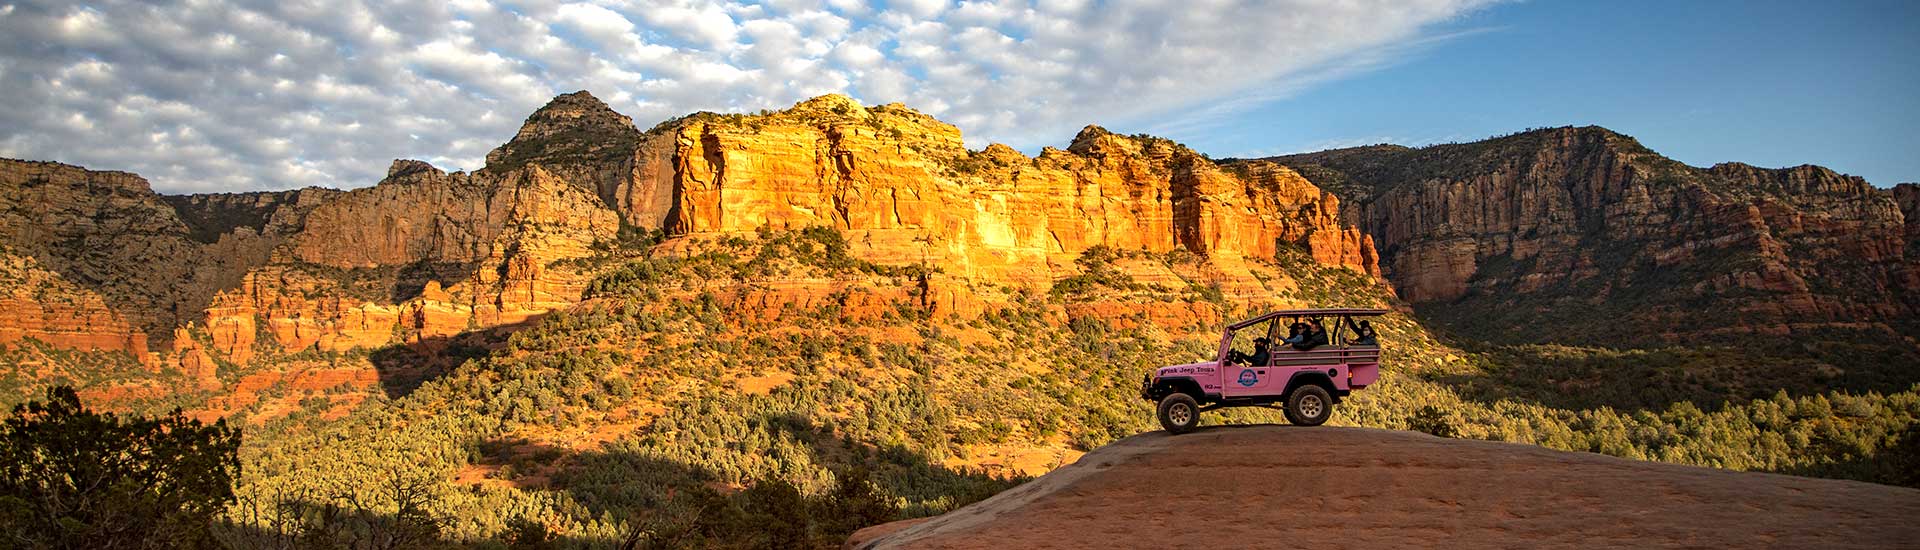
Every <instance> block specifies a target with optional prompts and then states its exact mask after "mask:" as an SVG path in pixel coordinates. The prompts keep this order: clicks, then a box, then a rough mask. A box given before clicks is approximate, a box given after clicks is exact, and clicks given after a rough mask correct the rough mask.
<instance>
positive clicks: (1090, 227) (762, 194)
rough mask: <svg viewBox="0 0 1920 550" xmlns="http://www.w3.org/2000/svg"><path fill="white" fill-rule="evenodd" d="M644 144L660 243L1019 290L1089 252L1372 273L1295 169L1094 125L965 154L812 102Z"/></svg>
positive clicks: (1366, 257) (1366, 249) (867, 114)
mask: <svg viewBox="0 0 1920 550" xmlns="http://www.w3.org/2000/svg"><path fill="white" fill-rule="evenodd" d="M655 133H657V135H661V136H668V137H671V138H672V139H674V140H675V143H676V152H675V154H674V155H673V162H675V163H676V164H675V166H674V167H673V170H672V171H671V172H668V171H666V170H660V171H659V172H657V173H658V174H659V175H661V176H665V177H667V178H670V180H666V181H662V180H655V181H653V182H651V183H652V184H654V185H668V184H669V183H670V184H671V185H672V186H673V190H674V191H673V196H674V197H676V200H675V201H674V202H673V203H672V207H671V210H670V211H669V215H668V217H667V219H666V224H665V229H666V230H667V231H668V232H669V233H670V234H674V235H685V234H699V233H727V232H744V231H751V230H755V229H757V228H761V227H771V228H801V227H810V226H824V227H832V228H836V229H841V230H844V231H847V232H848V234H849V236H850V237H851V238H852V239H853V240H854V242H855V243H856V244H857V245H858V252H859V253H860V254H861V255H862V256H863V257H866V258H867V259H871V260H873V261H879V262H888V263H913V262H927V263H933V264H938V265H941V266H943V267H945V268H947V269H948V270H949V271H950V272H957V273H959V274H962V275H966V276H976V277H992V278H1005V279H1008V280H1012V281H1017V282H1021V283H1023V284H1036V283H1041V282H1046V281H1050V280H1052V279H1054V278H1057V277H1059V276H1062V275H1064V274H1070V273H1071V272H1072V271H1071V270H1072V268H1071V266H1072V261H1073V259H1074V258H1077V257H1078V256H1079V254H1080V252H1081V251H1083V250H1086V249H1087V248H1089V247H1093V246H1107V247H1111V248H1116V249H1121V250H1138V251H1148V252H1168V251H1173V250H1177V249H1184V250H1186V251H1188V252H1192V253H1195V254H1199V255H1203V256H1206V257H1209V258H1212V259H1215V260H1220V261H1223V262H1227V263H1231V262H1232V261H1236V260H1239V259H1241V258H1247V257H1254V258H1271V257H1272V256H1273V254H1274V252H1275V250H1276V247H1277V246H1280V245H1297V246H1300V247H1303V248H1307V249H1311V250H1312V252H1313V254H1314V257H1316V258H1319V259H1321V260H1322V261H1324V262H1327V263H1330V264H1335V265H1347V266H1351V267H1354V268H1355V269H1358V270H1361V271H1365V272H1369V273H1371V272H1373V271H1374V270H1375V269H1376V268H1375V264H1374V258H1373V255H1374V252H1373V249H1372V244H1371V242H1370V241H1368V240H1367V239H1366V238H1365V237H1364V236H1363V235H1362V234H1361V233H1359V232H1357V231H1354V230H1353V229H1352V228H1348V227H1344V226H1342V225H1341V224H1340V223H1339V220H1338V217H1337V215H1336V214H1335V213H1337V212H1338V201H1337V199H1335V198H1334V197H1333V196H1332V195H1330V194H1325V193H1321V192H1320V191H1319V190H1318V189H1317V188H1315V187H1314V186H1313V185H1312V184H1310V183H1308V182H1306V180H1304V179H1302V178H1300V177H1299V176H1298V175H1297V174H1294V173H1292V172H1291V171H1288V170H1286V169H1284V168H1277V167H1275V168H1274V169H1270V170H1265V171H1261V172H1258V173H1250V174H1246V175H1244V176H1243V175H1240V174H1235V173H1231V172H1227V171H1224V170H1221V169H1220V168H1219V167H1218V166H1215V165H1214V164H1213V163H1212V162H1211V161H1209V160H1207V159H1205V158H1203V157H1201V156H1200V155H1199V154H1197V153H1194V152H1193V151H1191V150H1189V149H1187V148H1185V147H1183V146H1180V145H1178V144H1174V143H1173V142H1170V141H1167V140H1163V139H1157V138H1150V137H1145V136H1135V137H1128V136H1120V135H1115V134H1111V133H1109V132H1107V131H1105V130H1103V129H1101V128H1099V127H1097V126H1089V127H1087V129H1085V130H1083V131H1082V132H1081V133H1080V135H1079V136H1077V137H1076V138H1075V139H1074V141H1073V144H1072V145H1071V146H1070V147H1069V148H1068V149H1067V150H1064V151H1063V150H1059V149H1053V148H1047V149H1045V150H1043V151H1042V152H1041V154H1040V155H1039V156H1038V157H1033V158H1029V157H1027V156H1025V155H1023V154H1021V153H1019V152H1018V151H1014V150H1013V149H1011V148H1008V147H1006V146H1002V145H993V146H989V147H987V148H986V149H984V150H982V151H967V150H966V149H965V148H964V147H963V146H962V145H961V138H960V132H959V130H958V129H956V128H954V127H953V126H951V125H948V124H945V123H942V122H940V121H938V120H935V119H933V118H931V117H928V116H925V115H922V114H920V113H917V112H914V111H912V110H911V109H907V108H905V107H903V106H899V105H883V106H879V107H874V108H870V109H869V108H865V107H862V106H860V105H859V104H857V103H854V102H853V101H852V100H850V99H847V98H845V97H843V96H824V97H821V98H816V99H813V100H809V101H807V102H803V103H801V104H799V105H796V106H795V107H794V108H793V109H790V110H787V111H782V112H778V113H773V114H770V115H762V116H737V115H736V116H727V115H706V116H695V117H689V118H688V119H684V120H682V121H678V122H676V123H673V124H672V125H671V126H670V127H669V128H667V129H664V130H663V129H659V128H656V129H655ZM650 139H655V138H650ZM641 183H642V184H645V183H649V182H641Z"/></svg>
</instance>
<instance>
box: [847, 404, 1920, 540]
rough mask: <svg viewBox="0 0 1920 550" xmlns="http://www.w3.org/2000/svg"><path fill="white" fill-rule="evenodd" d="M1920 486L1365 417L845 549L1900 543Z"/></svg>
mask: <svg viewBox="0 0 1920 550" xmlns="http://www.w3.org/2000/svg"><path fill="white" fill-rule="evenodd" d="M1916 513H1920V491H1916V490H1913V489H1906V488H1899V487H1889V486H1885V485H1874V484H1869V483H1859V482H1852V481H1835V480H1825V479H1811V478H1800V477H1792V476H1783V475H1774V474H1758V473H1748V472H1732V471H1726V470H1714V469H1708V468H1699V467H1692V466H1678V465H1672V464H1660V463H1654V462H1638V461H1632V460H1627V459H1621V458H1614V457H1608V456H1603V455H1597V454H1589V453H1572V452H1565V451H1555V450H1550V449H1545V448H1541V447H1533V446H1528V445H1517V444H1511V443H1495V442H1488V441H1473V440H1461V439H1442V438H1436V437H1432V436H1428V435H1425V434H1420V433H1415V432H1396V431H1387V430H1375V429H1364V428H1331V427H1319V428H1295V427H1288V426H1222V427H1215V428H1209V429H1203V430H1201V431H1198V432H1194V433H1191V434H1187V435H1180V436H1169V435H1167V434H1166V433H1165V432H1152V433H1147V434H1141V435H1136V436H1133V437H1129V438H1127V439H1124V440H1121V441H1118V442H1115V443H1113V444H1110V445H1107V446H1106V447H1102V448H1100V449H1099V450H1097V451H1094V452H1091V453H1087V454H1086V455H1085V456H1083V457H1081V458H1080V460H1079V461H1077V462H1075V463H1074V464H1072V465H1070V466H1067V467H1064V468H1060V469H1058V470H1054V471H1053V472H1051V473H1048V474H1047V475H1045V476H1042V477H1040V478H1038V479H1035V480H1033V481H1030V482H1027V483H1026V484H1023V485H1020V486H1018V487H1015V488H1013V489H1009V490H1007V491H1005V492H1002V493H1000V494H998V495H995V496H993V497H992V498H989V499H987V500H983V501H980V502H977V503H974V504H972V505H968V506H966V507H964V508H961V509H958V510H954V511H952V512H948V513H946V514H943V515H940V516H936V517H933V518H931V519H925V520H911V522H902V523H900V524H886V525H880V526H876V527H870V528H868V529H866V530H862V531H860V532H858V533H855V534H854V536H853V538H852V540H850V541H849V542H848V543H847V547H848V548H860V549H869V548H871V549H881V548H951V549H965V548H983V549H984V548H1037V547H1052V546H1069V547H1087V548H1109V547H1115V548H1117V547H1127V548H1183V547H1189V546H1194V545H1204V546H1212V547H1223V548H1265V547H1272V546H1276V545H1284V546H1290V547H1291V546H1299V547H1307V548H1329V547H1332V548H1341V547H1353V548H1398V547H1409V546H1425V545H1430V544H1432V543H1433V541H1435V540H1445V541H1447V544H1448V545H1450V546H1456V547H1470V548H1482V547H1486V548H1510V547H1517V548H1549V547H1551V548H1591V547H1596V546H1614V545H1620V546H1632V547H1640V548H1644V547H1649V546H1653V547H1667V546H1703V545H1704V546H1728V547H1751V546H1775V545H1779V546H1824V547H1852V548H1898V547H1902V546H1905V545H1909V544H1911V543H1912V542H1911V541H1913V540H1914V537H1916V536H1920V528H1916V527H1915V526H1914V525H1913V523H1912V522H1911V521H1908V520H1907V518H1909V517H1912V516H1913V514H1916Z"/></svg>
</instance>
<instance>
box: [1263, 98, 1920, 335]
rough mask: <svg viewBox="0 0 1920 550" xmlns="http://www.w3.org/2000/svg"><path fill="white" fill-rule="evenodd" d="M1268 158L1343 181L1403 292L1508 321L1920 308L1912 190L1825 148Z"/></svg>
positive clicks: (1662, 328)
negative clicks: (1782, 152) (1705, 160)
mask: <svg viewBox="0 0 1920 550" xmlns="http://www.w3.org/2000/svg"><path fill="white" fill-rule="evenodd" d="M1270 160H1271V161H1272V162H1277V163H1280V164H1283V165H1288V166H1292V167H1294V168H1295V169H1297V170H1300V171H1302V172H1305V173H1307V174H1308V175H1309V179H1315V180H1318V181H1320V182H1322V183H1324V184H1326V186H1327V187H1328V188H1330V189H1334V190H1336V191H1337V192H1338V193H1340V194H1342V195H1343V196H1344V198H1345V199H1346V201H1345V202H1344V206H1343V209H1344V212H1345V214H1346V215H1347V216H1348V218H1349V219H1352V220H1355V221H1356V222H1357V223H1359V224H1360V225H1361V226H1362V227H1363V228H1364V229H1365V231H1366V232H1367V233H1368V234H1370V235H1371V236H1372V237H1373V238H1374V239H1375V242H1376V243H1378V246H1379V247H1380V250H1381V258H1382V259H1381V262H1382V264H1383V267H1384V271H1385V272H1386V275H1387V276H1388V278H1389V279H1391V280H1392V281H1393V282H1394V284H1395V287H1396V289H1397V290H1398V291H1399V292H1400V294H1401V296H1403V297H1405V298H1407V299H1409V300H1410V301H1413V302H1416V303H1420V304H1427V305H1428V306H1429V308H1428V309H1429V311H1430V312H1432V313H1433V314H1435V315H1437V316H1441V317H1444V318H1451V319H1453V320H1456V321H1460V322H1462V323H1465V324H1467V325H1470V326H1471V327H1472V328H1475V329H1488V330H1492V331H1493V332H1494V333H1495V334H1515V333H1523V334H1524V333H1531V334H1533V335H1534V336H1533V337H1527V338H1522V339H1533V340H1538V339H1539V338H1545V337H1549V336H1551V337H1553V338H1555V339H1559V340H1561V341H1593V340H1600V339H1605V338H1606V336H1604V333H1606V332H1609V331H1607V330H1606V328H1605V327H1601V326H1595V325H1596V324H1595V323H1594V322H1593V319H1594V318H1595V317H1596V316H1597V317H1600V318H1611V319H1617V320H1621V321H1626V320H1634V321H1651V322H1652V324H1650V325H1642V329H1644V330H1651V331H1654V332H1655V333H1657V334H1664V335H1666V336H1669V337H1694V336H1699V335H1701V334H1703V333H1722V332H1732V333H1764V334H1775V335H1779V334H1788V333H1793V332H1795V331H1804V330H1811V329H1814V328H1816V327H1821V326H1834V325H1836V324H1844V325H1853V326H1857V324H1858V323H1868V324H1873V323H1880V322H1882V321H1889V320H1891V321H1890V322H1888V323H1887V324H1881V325H1878V326H1880V327H1882V329H1883V332H1881V334H1883V335H1890V334H1891V333H1887V332H1884V329H1885V328H1886V327H1887V326H1888V325H1889V324H1891V325H1894V326H1895V328H1898V327H1899V326H1901V325H1903V324H1905V323H1904V321H1902V320H1911V319H1913V318H1914V315H1915V313H1916V312H1917V311H1920V294H1916V293H1913V292H1909V291H1908V289H1912V288H1916V283H1920V279H1917V278H1916V277H1920V270H1916V269H1915V264H1914V263H1913V262H1911V261H1909V260H1908V259H1907V257H1906V252H1905V249H1906V248H1907V246H1908V243H1909V242H1910V241H1909V233H1908V231H1909V229H1907V228H1906V227H1905V226H1903V217H1902V213H1901V209H1900V206H1899V204H1898V203H1897V202H1896V200H1895V199H1894V197H1893V196H1890V195H1889V193H1887V192H1886V191H1883V190H1879V189H1876V188H1874V187H1873V186H1871V185H1869V184H1867V182H1865V181H1863V180H1861V179H1860V178H1857V177H1851V176H1844V175H1840V174H1837V173H1834V172H1833V171H1831V170H1828V169H1825V168H1821V167H1817V166H1799V167H1793V168H1784V169H1762V168H1756V167H1753V166H1748V165H1744V164H1738V163H1727V164H1720V165H1717V166H1714V167H1712V168H1706V169H1702V168H1695V167H1691V166H1687V165H1684V164H1681V163H1679V162H1675V161H1673V160H1670V159H1667V158H1665V157H1662V156H1660V155H1658V154H1656V153H1654V152H1652V151H1650V150H1647V149H1646V148H1644V147H1642V146H1640V145H1639V143H1638V142H1635V141H1634V140H1633V139H1632V138H1630V137H1627V136H1623V135H1620V134H1617V133H1614V132H1611V131H1608V130H1606V129H1603V128H1597V127H1585V128H1554V129H1546V130H1537V131H1531V132H1526V133H1522V134H1516V135H1512V136H1507V137H1503V138H1497V139H1492V140H1488V141H1483V142H1476V143H1467V144H1457V145H1440V146H1434V147H1428V148H1422V149H1408V148H1404V147H1394V146H1376V147H1363V148H1356V149H1343V150H1335V151H1326V152H1321V153H1309V154H1303V155H1293V156H1288V157H1278V158H1274V159H1270ZM1260 162H1265V161H1253V162H1249V163H1242V164H1244V165H1254V164H1258V163H1260ZM1542 322H1544V323H1545V324H1541V323H1542ZM1545 329H1553V330H1545ZM1560 329H1566V330H1560ZM1612 332H1615V334H1616V335H1617V334H1618V331H1612Z"/></svg>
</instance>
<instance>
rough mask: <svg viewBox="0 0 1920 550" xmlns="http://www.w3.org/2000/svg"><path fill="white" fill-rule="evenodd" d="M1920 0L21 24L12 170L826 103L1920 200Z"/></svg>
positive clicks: (11, 29) (183, 177)
mask: <svg viewBox="0 0 1920 550" xmlns="http://www.w3.org/2000/svg"><path fill="white" fill-rule="evenodd" d="M1915 28H1920V2H1873V1H1867V0H1860V1H1850V2H1833V3H1810V2H1798V3H1796V2H1720V1H1704V0H1703V1H1690V2H1637V1H1622V2H1572V1H1566V2H1557V1H1527V2H1519V1H1505V2H1501V1H1495V0H1392V1H1388V0H1379V1H1368V0H1340V1H1333V0H1327V1H1319V0H1295V1H1275V2H1226V1H1218V0H1199V1H1138V2H1090V1H1078V0H1065V1H1051V2H1021V1H1006V2H947V1H942V0H904V1H882V2H873V3H868V2H856V1H848V0H783V1H776V2H766V3H707V2H687V1H677V0H572V1H544V0H538V1H524V2H522V1H504V0H453V1H445V0H435V1H400V2H380V3H363V2H355V1H326V2H302V1H289V2H265V1H263V2H240V1H220V0H196V1H187V2H152V1H148V2H79V3H75V2H22V1H9V0H0V97H4V98H5V100H4V101H0V156H4V157H12V158H26V159H34V160H54V161H60V162H67V163H71V164H78V165H82V166H86V167H88V168H93V169H113V170H126V171H131V172H135V173H138V174H141V175H143V176H146V177H147V178H148V179H149V180H151V181H152V183H153V185H154V188H155V189H156V190H159V191H162V192H168V193H192V192H228V191H249V190H267V189H288V188H296V187H303V186H310V185H318V186H325V187H335V188H355V187H363V186H367V185H372V184H374V183H376V182H377V181H379V179H380V177H381V176H383V175H384V174H385V170H386V167H387V166H388V164H389V163H390V161H391V160H392V159H396V158H416V159H423V160H427V161H429V162H432V163H434V164H435V165H437V166H440V167H442V168H446V169H449V170H457V169H468V170H471V169H475V168H479V167H480V166H481V165H482V163H483V159H484V157H485V155H486V153H487V151H489V150H491V149H492V148H493V147H496V146H498V145H499V144H500V143H502V142H505V141H506V140H507V139H509V138H511V137H512V136H513V134H514V132H515V130H516V129H517V128H518V127H519V125H520V123H521V121H522V120H524V119H525V117H526V116H527V115H528V114H530V113H532V112H533V110H534V109H537V108H539V106H540V105H542V104H545V103H546V102H547V100H549V99H551V98H552V97H553V96H555V95H559V94H562V93H567V92H571V91H574V90H581V89H585V90H588V91H591V92H592V93H594V95H596V96H598V97H600V98H601V99H603V100H605V101H606V102H607V103H608V104H609V105H611V106H612V107H613V108H614V109H615V110H617V111H620V112H622V113H625V114H627V115H629V116H631V117H633V119H634V121H635V122H636V124H637V125H639V126H640V127H641V128H643V129H644V128H647V127H651V126H652V125H653V124H654V123H656V122H658V121H660V120H664V119H666V118H670V117H674V116H678V115H683V114H686V113H689V112H693V111H698V110H712V111H723V112H725V111H734V112H741V111H747V112H750V111H757V110H760V109H767V108H774V109H777V108H783V107H786V106H789V105H792V104H793V103H796V102H798V101H801V100H803V99H806V98H808V97H813V96H816V95H820V94H824V93H834V92H837V93H845V94H848V95H851V96H853V97H855V98H857V99H860V100H861V101H862V102H864V103H867V104H869V105H873V104H881V103H890V102H896V101H898V102H902V103H905V104H907V105H909V106H911V107H914V108H916V109H919V110H921V111H923V112H927V113H929V114H933V115H935V116H938V117H940V118H941V119H942V120H945V121H947V122H950V123H953V124H955V125H957V126H959V127H960V129H961V130H962V131H963V132H964V133H965V135H966V137H967V144H968V146H970V147H974V148H979V147H983V146H985V145H986V144H988V143H990V142H1002V143H1007V144H1010V145H1013V146H1015V147H1016V148H1020V149H1022V150H1025V151H1028V152H1029V153H1032V152H1035V151H1037V150H1038V149H1039V148H1040V147H1041V146H1045V145H1054V146H1064V144H1065V143H1066V142H1067V141H1069V140H1070V139H1071V138H1072V136H1073V134H1074V133H1075V132H1077V131H1078V130H1079V129H1080V128H1081V127H1082V126H1084V125H1086V124H1089V123H1097V124H1101V125H1103V126H1106V127H1108V128H1109V129H1112V130H1115V131H1120V132H1127V133H1132V132H1149V133H1154V134H1158V135H1163V136H1167V137H1170V138H1174V139H1176V140H1179V141H1181V142H1184V143H1187V144H1188V145H1191V146H1193V147H1194V148H1196V149H1198V150H1200V151H1203V152H1207V153H1210V154H1212V155H1213V156H1215V157H1226V156H1239V157H1248V156H1267V155H1274V154H1283V153H1290V152H1304V151H1313V150H1319V149H1326V148H1333V147H1346V146H1354V145H1365V144H1373V143H1399V144H1403V145H1415V146H1418V145H1427V144H1433V143H1442V142H1453V141H1471V140H1475V139H1481V138H1485V137H1488V136H1492V135H1500V134H1506V133H1511V132H1513V131H1517V130H1522V129H1525V128H1532V127H1543V126H1561V125H1569V124H1572V125H1587V124H1596V125H1601V126H1606V127H1608V128H1612V129H1613V130H1615V131H1619V132H1622V133H1626V134H1629V135H1633V136H1635V137H1637V138H1639V139H1640V140H1641V142H1642V143H1644V144H1646V145H1647V146H1649V147H1651V148H1653V149H1654V150H1656V151H1660V152H1662V153H1664V154H1666V155H1668V156H1671V157H1674V158H1676V159H1679V160H1681V161H1684V162H1687V163H1689V164H1695V165H1711V164H1713V163H1717V162H1723V161H1742V162H1747V163H1750V164H1755V165H1760V166H1769V167H1773V166H1792V165H1798V164H1807V163H1813V164H1821V165H1825V166H1828V167H1831V168H1834V169H1836V170H1840V171H1842V172H1847V173H1851V174H1855V175H1860V176H1864V177H1866V178H1867V179H1868V180H1869V181H1872V182H1874V183H1876V184H1880V185H1882V186H1886V185H1891V184H1893V183H1897V182H1902V181H1916V180H1920V154H1916V153H1920V132H1915V131H1914V129H1915V128H1920V101H1916V100H1915V99H1914V97H1916V94H1915V93H1914V92H1915V91H1916V90H1920V63H1915V59H1916V58H1920V56H1917V55H1916V54H1920V33H1915V32H1912V29H1915Z"/></svg>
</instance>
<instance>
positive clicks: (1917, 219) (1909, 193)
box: [1891, 183, 1920, 259]
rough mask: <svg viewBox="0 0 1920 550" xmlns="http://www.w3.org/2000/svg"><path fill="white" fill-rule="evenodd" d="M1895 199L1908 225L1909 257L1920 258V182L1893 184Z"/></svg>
mask: <svg viewBox="0 0 1920 550" xmlns="http://www.w3.org/2000/svg"><path fill="white" fill-rule="evenodd" d="M1891 193H1893V200H1894V202H1897V203H1899V204H1900V213H1901V215H1902V216H1903V218H1904V220H1905V222H1906V226H1907V257H1909V258H1915V259H1920V183H1902V184H1900V185H1895V186H1893V191H1891Z"/></svg>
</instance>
